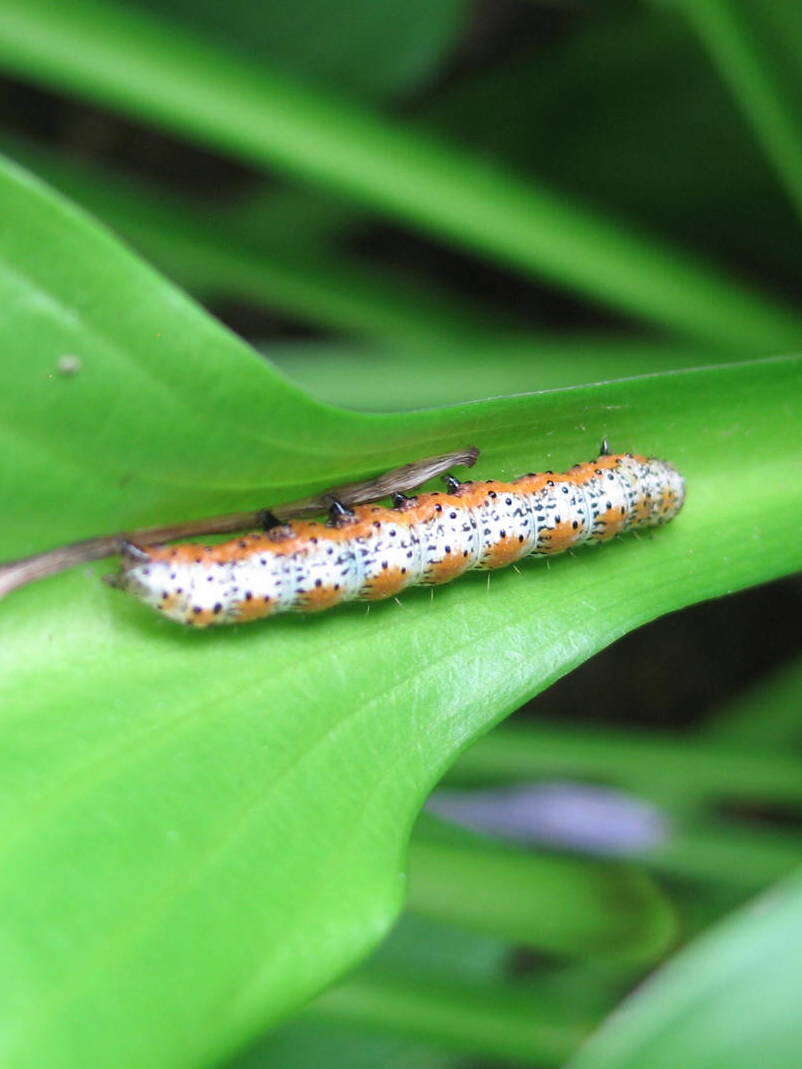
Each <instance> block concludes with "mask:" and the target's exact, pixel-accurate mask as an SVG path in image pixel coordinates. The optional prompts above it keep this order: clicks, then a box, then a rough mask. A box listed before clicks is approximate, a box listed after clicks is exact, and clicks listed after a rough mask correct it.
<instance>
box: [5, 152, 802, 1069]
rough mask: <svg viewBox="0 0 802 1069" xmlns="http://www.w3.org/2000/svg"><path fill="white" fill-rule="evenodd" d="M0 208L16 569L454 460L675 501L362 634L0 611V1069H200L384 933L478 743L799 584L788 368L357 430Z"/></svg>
mask: <svg viewBox="0 0 802 1069" xmlns="http://www.w3.org/2000/svg"><path fill="white" fill-rule="evenodd" d="M0 205H1V206H2V212H1V213H0V219H2V224H1V225H0V291H1V292H2V305H0V307H2V309H3V312H2V320H1V321H0V339H2V345H3V353H4V359H3V362H2V382H3V389H2V391H1V392H0V442H1V443H2V447H3V456H4V461H5V462H4V464H3V466H2V469H1V470H0V494H2V500H3V502H4V523H3V525H2V528H0V554H2V556H3V557H5V558H8V557H12V556H17V555H21V554H25V553H29V552H33V551H35V550H38V549H43V548H45V547H47V546H50V545H53V544H55V543H60V542H63V541H67V540H71V539H74V538H79V537H82V536H87V535H91V534H95V533H98V532H103V531H108V530H114V529H120V528H130V527H135V526H137V525H139V524H143V523H149V522H158V521H168V520H173V519H175V520H177V519H181V518H185V517H186V518H189V517H190V516H201V515H205V514H213V513H218V512H221V511H226V510H228V509H232V508H235V507H236V508H243V507H248V506H256V505H264V504H270V503H271V502H276V501H277V500H281V499H282V498H284V499H286V498H288V497H290V496H295V495H296V494H297V493H299V492H306V491H311V490H313V489H315V488H321V487H324V486H326V485H329V484H331V483H332V482H334V481H338V480H340V479H344V478H349V477H360V476H363V475H367V474H368V473H372V472H375V471H377V470H380V469H382V468H384V467H386V466H390V465H392V464H394V463H397V462H401V461H403V460H409V459H412V458H414V457H418V456H423V455H427V454H430V453H433V452H438V451H441V450H445V449H449V448H452V447H457V446H464V445H465V444H468V443H475V444H476V445H478V446H479V447H481V449H482V450H483V454H482V458H481V465H480V466H479V467H478V468H477V471H478V474H479V475H480V476H481V475H495V476H502V477H503V476H512V475H514V474H516V473H519V472H521V471H526V470H530V469H531V468H533V467H542V468H547V467H554V468H561V467H564V466H567V465H570V464H571V463H572V462H574V461H575V460H577V459H581V458H583V457H587V456H591V455H592V454H593V453H594V451H595V449H596V448H597V443H598V441H599V439H600V438H601V437H602V435H604V434H607V435H609V436H610V437H611V439H612V440H613V441H614V442H616V443H618V444H619V447H632V448H634V449H638V450H642V451H645V452H650V453H651V452H653V453H656V454H659V455H665V456H668V457H670V458H671V459H672V460H674V461H675V462H676V463H677V464H678V465H679V466H680V468H681V469H682V470H683V471H684V473H685V474H686V476H687V479H688V486H689V497H688V503H687V506H686V508H685V510H684V512H683V514H682V515H681V516H680V517H679V518H678V519H677V520H676V521H675V522H674V523H673V524H671V525H670V526H668V527H667V528H666V529H665V530H662V531H659V532H657V533H655V534H654V536H649V537H643V538H640V539H639V540H636V539H634V538H631V539H627V540H621V541H620V542H618V543H616V544H615V545H611V546H607V547H605V548H604V549H601V550H596V551H592V550H589V551H587V552H581V553H578V554H577V555H576V556H575V557H574V558H571V557H565V558H561V559H559V560H555V561H553V562H552V563H551V567H550V568H547V567H544V566H543V565H542V563H538V562H531V563H529V564H526V565H524V566H523V567H522V568H521V570H520V574H519V573H516V572H515V571H513V570H508V571H507V572H505V573H503V574H499V575H495V576H493V577H492V579H491V581H490V583H489V585H488V580H487V578H486V577H484V576H473V577H466V578H465V579H463V580H462V581H460V582H459V583H454V584H452V585H451V586H449V587H446V588H444V589H442V590H439V591H437V592H436V594H435V596H434V598H433V599H432V598H430V595H429V593H428V592H426V591H420V590H419V591H412V592H410V593H409V594H408V595H407V596H405V598H404V600H403V603H402V605H401V606H399V605H397V604H394V603H393V602H390V603H388V604H382V605H377V606H374V607H373V608H372V610H371V612H370V615H367V614H366V610H365V607H364V606H360V605H355V606H351V607H346V608H344V609H343V610H341V611H337V612H332V613H329V614H323V615H321V616H319V617H298V618H292V617H287V618H282V619H278V620H275V621H270V622H267V623H264V624H261V625H257V624H252V625H249V626H247V627H242V628H228V629H220V630H219V631H214V632H205V633H191V632H188V631H185V630H183V629H181V628H178V627H176V626H174V625H171V624H169V623H168V622H167V621H164V620H161V619H158V618H157V617H155V616H154V615H151V614H149V613H148V612H147V611H146V610H145V609H144V608H143V607H142V606H140V605H138V604H136V603H133V602H131V601H128V600H126V599H125V598H123V597H122V595H120V594H118V593H117V592H115V591H112V590H109V589H108V588H106V587H105V586H103V585H102V584H101V583H99V582H98V579H97V575H98V573H99V572H100V571H102V569H86V570H84V569H79V570H76V571H75V572H73V573H72V574H67V575H64V576H61V577H59V578H56V579H53V580H52V581H48V582H43V583H40V584H38V585H37V586H34V587H30V588H28V589H26V590H23V591H18V592H16V593H15V594H13V595H12V596H10V597H9V598H8V600H7V601H4V602H3V604H2V608H1V609H0V710H1V712H0V717H1V718H2V730H3V747H2V751H0V784H2V788H0V829H2V834H1V835H0V841H2V844H3V845H2V851H3V855H4V856H3V864H2V866H0V944H1V945H2V953H1V954H0V1007H2V1010H1V1011H0V1012H2V1014H3V1015H4V1020H3V1027H2V1031H1V1032H0V1035H2V1054H1V1055H0V1058H2V1061H3V1063H4V1065H6V1066H9V1067H10V1069H22V1067H33V1066H36V1067H39V1066H42V1065H47V1066H48V1067H50V1069H63V1067H67V1066H69V1067H73V1066H76V1065H114V1066H115V1067H117V1066H119V1067H123V1069H124V1067H127V1066H137V1067H139V1066H142V1065H148V1066H170V1067H173V1066H175V1067H178V1066H193V1065H197V1064H198V1063H201V1062H203V1063H209V1062H210V1061H212V1060H213V1059H214V1058H215V1057H220V1056H221V1055H223V1054H225V1053H227V1052H229V1051H231V1050H232V1049H233V1048H234V1047H236V1046H237V1045H239V1044H242V1043H244V1042H245V1041H246V1040H248V1039H249V1038H252V1037H253V1036H254V1035H255V1034H257V1033H258V1032H260V1031H261V1030H262V1029H263V1028H265V1027H266V1026H268V1025H269V1024H270V1023H271V1022H274V1021H276V1020H278V1019H280V1018H281V1017H282V1016H284V1015H286V1014H287V1013H289V1012H290V1011H292V1010H294V1009H296V1008H297V1007H298V1006H300V1005H301V1004H302V1003H303V1002H304V1001H305V1000H307V999H308V998H309V997H310V996H311V995H313V994H314V993H315V992H317V991H318V990H320V989H321V988H322V987H323V986H325V985H326V984H327V983H328V982H329V981H330V980H331V979H332V978H333V977H334V976H335V975H337V974H338V973H340V972H341V971H342V970H344V969H345V968H346V967H347V966H348V965H350V964H351V963H353V962H354V961H355V960H356V959H357V958H358V957H359V956H360V955H362V954H364V953H365V952H366V951H367V949H368V948H369V947H370V946H371V945H372V944H374V943H375V942H376V941H377V940H378V938H379V937H380V936H381V935H382V934H383V933H384V932H385V931H386V929H387V927H388V926H389V924H390V922H391V920H392V918H393V917H394V916H395V914H396V912H397V910H398V908H399V905H400V903H401V900H402V898H403V893H404V881H403V861H404V853H405V845H406V840H407V835H408V830H409V828H410V826H411V823H412V821H413V818H414V816H415V814H416V812H417V810H418V809H419V807H420V805H421V803H422V801H423V799H424V797H425V796H426V794H427V792H428V791H429V790H430V789H431V787H432V785H433V784H434V782H435V781H436V780H437V778H438V777H439V776H440V775H441V773H442V772H443V770H444V769H445V767H446V766H447V765H448V763H449V762H450V761H451V760H452V759H453V758H454V756H455V755H456V753H457V752H458V751H459V750H460V749H461V748H462V747H463V746H465V745H466V744H467V743H468V741H469V740H471V739H472V738H474V737H475V736H476V735H477V734H479V733H480V732H482V731H485V730H486V729H487V728H488V727H489V726H490V725H491V724H493V723H495V722H496V721H498V720H499V719H500V718H501V717H502V716H504V715H505V713H507V712H509V711H510V710H511V709H513V708H515V707H516V706H517V705H519V704H520V703H521V702H522V701H523V700H524V699H526V698H528V697H530V696H532V695H533V694H534V693H535V692H536V691H538V690H540V689H542V688H543V687H545V686H547V685H548V684H549V683H550V682H551V681H553V680H554V679H556V678H557V677H559V676H560V675H562V674H563V673H565V672H567V671H568V670H570V668H572V667H573V666H575V665H576V664H578V663H579V662H580V661H582V660H584V659H585V658H586V657H588V656H590V655H591V654H592V653H593V652H594V651H595V650H598V649H599V648H601V647H602V646H604V645H605V644H607V643H609V642H611V641H613V640H614V639H615V638H616V637H618V636H619V635H621V634H622V633H624V632H625V631H627V630H629V629H631V628H633V627H636V626H638V624H640V623H642V622H644V621H646V620H648V619H651V618H653V617H654V616H656V615H658V614H660V613H662V612H668V611H670V610H672V609H676V608H679V607H680V606H682V605H685V604H688V603H690V602H692V601H696V600H699V599H701V598H705V597H711V596H716V595H719V594H722V593H725V592H727V591H730V590H736V589H738V588H740V587H743V586H746V585H748V584H750V583H757V582H761V581H764V580H767V579H770V578H772V577H774V576H777V575H782V574H786V573H788V572H789V571H791V570H793V569H795V568H798V567H800V565H801V564H802V546H800V545H799V542H798V540H796V539H793V538H789V537H788V531H789V530H793V529H794V525H795V523H796V522H797V519H798V515H799V509H800V504H801V503H802V501H801V500H800V499H802V479H800V478H799V475H800V464H801V462H800V459H799V458H800V456H802V420H801V419H800V414H799V413H800V406H799V394H800V383H801V382H802V360H800V359H798V358H785V359H775V360H764V361H756V362H751V363H745V364H740V365H734V366H729V367H718V368H713V369H707V370H700V371H688V372H682V373H676V374H671V375H664V376H651V377H644V378H639V379H632V380H628V381H623V382H617V383H609V384H601V385H596V386H590V387H583V388H579V389H573V390H558V391H554V392H547V393H542V394H537V395H530V396H523V397H515V398H507V399H499V400H496V401H493V402H488V403H485V404H476V405H465V406H461V407H455V408H451V409H445V410H432V411H428V412H419V413H413V414H403V415H396V416H375V415H364V414H356V413H348V412H344V411H340V410H337V409H334V408H327V407H325V406H323V405H320V404H317V403H315V402H313V401H311V400H309V399H308V398H307V397H306V396H305V395H303V394H302V393H301V392H300V391H298V390H297V389H296V388H295V387H292V386H291V385H289V384H288V383H287V382H286V381H285V380H284V379H283V378H282V377H281V376H280V375H279V374H278V373H277V372H275V371H274V370H273V369H272V368H271V367H270V366H269V365H268V364H267V363H266V362H265V361H264V360H263V359H261V358H260V357H259V356H258V355H257V354H256V353H255V352H253V351H252V350H250V349H248V348H247V347H246V346H244V345H243V344H242V343H240V342H238V341H237V340H236V339H235V338H234V337H233V336H232V335H230V334H229V333H227V332H226V331H225V330H224V329H222V328H221V327H220V326H219V325H218V324H216V323H215V322H214V321H212V320H211V319H209V318H208V317H206V316H205V315H204V314H203V313H201V312H200V311H199V310H198V309H197V308H196V307H195V306H194V305H192V304H191V303H190V302H189V301H188V300H187V299H186V298H184V297H183V296H182V295H181V294H179V293H177V292H176V291H175V290H174V289H172V288H171V287H170V286H169V285H167V284H166V283H164V282H163V281H162V280H161V279H159V278H158V276H156V275H155V274H154V273H153V272H152V271H151V270H149V269H148V268H146V267H144V266H143V265H142V264H141V263H139V261H137V260H136V259H135V258H134V257H132V256H131V255H130V254H129V253H128V252H127V251H126V250H125V249H123V248H121V247H120V246H119V245H118V244H117V243H116V242H115V241H114V240H113V239H111V238H110V237H109V236H108V235H107V234H106V233H105V232H103V231H101V230H100V229H98V228H97V227H96V226H95V225H93V224H92V223H91V222H89V221H88V220H86V219H85V218H84V217H83V216H82V215H81V214H80V213H78V212H77V211H75V210H74V209H73V208H71V207H70V206H69V205H67V204H65V203H64V202H63V201H61V200H60V199H59V198H57V197H55V196H53V195H51V194H50V193H48V192H47V191H46V190H45V189H44V188H42V187H41V186H40V185H39V184H38V183H36V182H35V181H32V180H31V179H29V178H28V177H27V176H25V175H24V174H22V173H20V172H18V171H16V170H15V169H13V168H11V167H4V168H3V169H2V171H0ZM65 354H71V355H74V356H76V357H78V358H79V359H80V362H81V363H80V371H79V373H78V374H77V375H75V376H73V377H70V378H67V377H63V376H60V375H59V373H58V371H57V367H58V359H59V357H60V356H62V355H65ZM388 388H390V387H389V386H388Z"/></svg>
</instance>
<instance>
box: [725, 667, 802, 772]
mask: <svg viewBox="0 0 802 1069" xmlns="http://www.w3.org/2000/svg"><path fill="white" fill-rule="evenodd" d="M710 734H711V736H713V737H715V738H718V739H721V741H722V742H727V743H730V744H733V743H735V744H738V745H741V746H745V747H752V748H755V747H758V746H760V747H765V748H766V749H768V748H769V747H774V746H776V747H779V748H780V749H781V750H783V751H786V750H787V748H788V747H789V746H790V747H793V748H795V749H796V750H797V752H798V751H799V746H800V742H802V661H795V662H793V663H792V664H790V665H787V666H786V667H784V668H783V669H781V670H780V671H778V672H776V673H775V674H774V675H772V676H770V677H769V679H767V680H765V681H763V682H761V683H760V684H758V685H757V686H755V687H753V688H752V689H751V690H749V691H748V692H747V693H746V694H744V695H743V697H741V698H740V699H739V700H738V701H737V702H732V703H730V704H729V705H727V706H726V707H725V708H724V709H720V710H718V713H717V715H716V717H715V719H714V720H713V722H712V724H711V725H710Z"/></svg>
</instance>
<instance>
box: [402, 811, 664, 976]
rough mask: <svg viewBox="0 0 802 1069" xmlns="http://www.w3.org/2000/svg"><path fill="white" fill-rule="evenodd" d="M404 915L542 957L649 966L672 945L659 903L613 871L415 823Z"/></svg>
mask: <svg viewBox="0 0 802 1069" xmlns="http://www.w3.org/2000/svg"><path fill="white" fill-rule="evenodd" d="M407 907H408V909H410V910H411V911H412V912H415V913H421V914H422V915H423V916H425V917H433V918H436V919H439V920H445V921H449V922H452V923H455V924H462V925H464V926H465V927H469V928H476V929H477V930H478V931H485V932H489V933H491V934H492V935H497V936H501V937H503V938H506V939H508V940H509V941H510V942H512V943H520V944H523V945H528V946H530V947H533V948H534V949H536V950H540V951H543V952H545V953H550V954H560V955H568V956H574V957H585V958H594V957H596V958H605V957H606V958H609V959H613V960H620V961H625V960H626V961H651V960H653V959H655V958H659V957H660V956H661V955H663V954H664V953H665V952H666V950H667V949H668V947H669V946H670V945H671V944H672V943H673V942H674V940H675V938H676V935H677V931H676V918H675V915H674V912H673V910H672V908H671V905H670V903H669V902H668V900H667V898H666V897H665V896H664V895H663V894H662V892H661V891H660V890H659V889H658V888H657V887H656V886H655V884H654V883H653V882H652V881H651V880H650V879H649V878H648V877H647V876H645V874H644V873H643V872H642V871H641V870H640V869H636V868H633V867H631V866H629V865H627V864H624V863H621V862H618V861H601V860H598V859H595V858H581V857H572V856H569V855H568V854H556V853H550V852H544V851H536V850H532V849H522V848H521V847H520V846H518V845H515V846H513V845H508V844H504V843H500V842H498V841H497V840H494V839H491V838H489V837H487V836H483V835H476V834H473V833H471V832H468V831H465V830H464V829H462V828H458V827H456V826H454V825H450V824H445V823H442V822H441V821H439V820H435V819H434V818H433V817H431V816H429V815H428V814H423V815H422V816H421V817H420V819H419V820H418V823H417V825H416V828H415V832H414V834H413V837H412V841H411V843H410V853H409V891H408V899H407Z"/></svg>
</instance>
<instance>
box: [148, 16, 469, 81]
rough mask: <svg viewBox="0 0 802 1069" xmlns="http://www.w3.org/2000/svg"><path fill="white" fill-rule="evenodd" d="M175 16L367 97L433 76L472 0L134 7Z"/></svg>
mask: <svg viewBox="0 0 802 1069" xmlns="http://www.w3.org/2000/svg"><path fill="white" fill-rule="evenodd" d="M135 3H136V4H139V6H141V7H143V8H146V9H147V8H149V9H150V10H151V11H153V13H154V14H156V15H161V16H162V17H163V16H164V15H165V14H169V15H174V16H177V17H178V18H180V19H181V20H182V21H184V22H186V23H187V24H188V25H191V26H193V27H195V28H197V29H198V30H199V31H201V32H202V33H203V34H204V35H205V36H207V37H209V38H210V39H212V40H220V41H225V42H226V44H232V45H234V46H235V47H236V48H239V49H242V50H243V51H245V52H248V53H251V54H252V55H256V56H257V57H259V59H261V60H263V61H264V60H266V61H267V62H269V63H271V64H275V66H276V67H277V68H278V69H279V70H284V71H287V72H288V73H291V74H297V75H300V76H302V77H306V78H310V79H311V80H312V81H313V82H318V83H320V84H321V85H328V86H331V87H334V88H337V89H341V90H345V91H348V92H352V93H355V94H356V93H358V94H359V95H361V96H366V97H380V96H387V95H388V94H398V93H403V92H408V91H410V90H411V89H414V88H415V87H416V86H418V85H419V84H420V83H421V82H423V81H425V80H426V79H427V78H429V77H431V76H432V74H433V72H434V69H435V67H436V65H437V63H438V62H439V61H440V60H441V59H442V58H443V54H444V52H445V51H446V48H447V46H448V45H449V44H451V42H452V41H453V39H454V37H455V35H456V33H457V31H458V30H459V29H460V27H461V23H462V21H463V17H464V13H465V7H466V0H350V3H348V4H331V3H329V2H328V0H295V2H294V3H292V4H287V3H284V2H282V0H262V2H261V3H259V4H254V3H252V0H231V2H229V3H227V4H226V5H225V6H224V7H223V6H221V5H220V4H219V3H216V2H215V0H167V2H165V0H135Z"/></svg>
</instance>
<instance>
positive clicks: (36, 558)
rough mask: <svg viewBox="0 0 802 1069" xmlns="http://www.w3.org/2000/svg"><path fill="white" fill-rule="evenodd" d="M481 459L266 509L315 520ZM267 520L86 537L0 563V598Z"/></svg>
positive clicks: (396, 473)
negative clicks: (102, 563)
mask: <svg viewBox="0 0 802 1069" xmlns="http://www.w3.org/2000/svg"><path fill="white" fill-rule="evenodd" d="M478 456H479V450H478V449H475V448H473V447H471V448H469V449H462V450H459V451H458V452H454V453H444V454H442V455H441V456H436V457H426V458H425V459H424V460H416V461H414V462H413V463H412V464H404V465H403V466H402V467H400V468H393V469H392V470H391V471H386V472H384V473H383V474H382V475H377V476H376V477H375V478H373V479H367V480H364V481H363V482H356V483H344V484H343V485H342V486H334V487H332V488H331V489H329V490H325V491H324V492H323V493H321V494H315V495H313V496H312V497H304V498H301V499H300V500H299V501H290V502H288V503H287V504H285V505H276V506H275V507H273V508H271V509H270V510H269V513H270V515H271V516H273V517H275V518H276V519H277V520H289V519H293V518H298V517H302V516H316V515H318V514H319V513H321V512H325V511H326V510H327V509H328V507H329V506H330V504H331V503H332V501H333V500H334V499H335V498H336V500H337V501H340V502H342V504H343V505H364V504H367V503H368V502H370V501H378V500H380V499H381V498H383V497H388V496H389V495H390V494H393V493H396V492H400V493H404V492H405V491H406V490H414V489H415V488H416V487H418V486H421V485H422V484H423V483H425V482H428V481H429V479H434V478H435V477H436V476H438V475H442V474H443V473H444V472H446V471H448V470H449V469H450V468H454V467H458V466H460V465H464V466H466V467H472V466H473V464H475V463H476V458H477V457H478ZM264 520H265V509H256V510H254V511H253V512H232V513H229V514H228V515H226V516H212V517H210V518H208V519H203V520H188V521H186V522H185V523H175V524H172V525H170V526H167V527H143V528H140V529H139V530H138V531H121V532H119V534H113V535H100V536H99V537H98V538H85V539H84V540H83V541H81V542H73V543H71V544H70V545H68V546H58V547H57V548H56V549H49V550H47V551H46V552H45V553H35V554H34V555H33V556H32V557H22V558H20V559H19V560H12V561H8V562H7V563H6V564H0V598H3V597H5V596H6V594H10V593H11V591H12V590H16V589H17V588H18V587H21V586H25V585H26V584H28V583H33V582H35V580H37V579H44V578H46V577H47V576H48V575H56V574H57V573H58V572H63V571H65V570H66V569H67V568H74V567H75V565H76V564H85V563H86V562H88V561H93V560H101V559H102V558H103V557H111V556H114V554H115V553H119V552H120V551H121V549H122V546H123V543H124V542H134V543H135V544H136V545H140V546H152V545H157V544H159V543H161V542H171V541H173V539H176V538H194V537H197V536H198V535H210V534H227V533H233V532H235V531H244V530H247V529H248V528H253V527H261V526H263V524H264Z"/></svg>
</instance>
